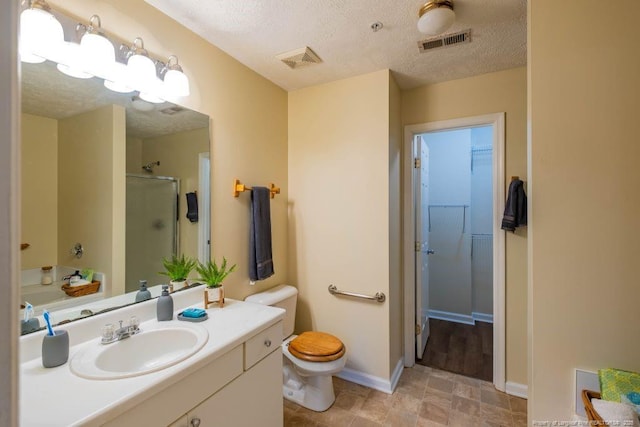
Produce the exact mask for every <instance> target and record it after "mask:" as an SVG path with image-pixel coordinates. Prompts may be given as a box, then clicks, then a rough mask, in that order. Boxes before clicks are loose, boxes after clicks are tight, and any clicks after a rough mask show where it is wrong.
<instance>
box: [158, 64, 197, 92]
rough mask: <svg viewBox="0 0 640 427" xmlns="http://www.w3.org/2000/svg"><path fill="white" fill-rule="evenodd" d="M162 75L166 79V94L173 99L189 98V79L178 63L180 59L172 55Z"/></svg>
mask: <svg viewBox="0 0 640 427" xmlns="http://www.w3.org/2000/svg"><path fill="white" fill-rule="evenodd" d="M160 75H161V76H163V78H164V90H165V93H166V94H167V95H169V96H172V97H179V96H189V93H190V91H189V79H188V78H187V76H186V75H185V74H184V71H182V67H181V66H180V64H179V63H178V57H177V56H175V55H171V56H170V57H169V60H168V61H167V65H165V66H164V68H163V69H162V71H161V72H160Z"/></svg>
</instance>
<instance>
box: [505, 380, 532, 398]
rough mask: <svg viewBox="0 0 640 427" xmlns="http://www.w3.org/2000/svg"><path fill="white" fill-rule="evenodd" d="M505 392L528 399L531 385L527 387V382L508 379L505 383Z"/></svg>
mask: <svg viewBox="0 0 640 427" xmlns="http://www.w3.org/2000/svg"><path fill="white" fill-rule="evenodd" d="M505 393H507V394H510V395H512V396H517V397H521V398H523V399H526V398H527V395H528V393H529V387H527V385H526V384H518V383H514V382H511V381H507V382H506V384H505Z"/></svg>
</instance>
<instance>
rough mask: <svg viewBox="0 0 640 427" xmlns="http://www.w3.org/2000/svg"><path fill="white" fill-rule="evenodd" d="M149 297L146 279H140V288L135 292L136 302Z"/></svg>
mask: <svg viewBox="0 0 640 427" xmlns="http://www.w3.org/2000/svg"><path fill="white" fill-rule="evenodd" d="M148 299H151V292H150V291H149V290H148V289H147V281H146V280H140V290H139V291H138V293H137V294H136V302H140V301H146V300H148Z"/></svg>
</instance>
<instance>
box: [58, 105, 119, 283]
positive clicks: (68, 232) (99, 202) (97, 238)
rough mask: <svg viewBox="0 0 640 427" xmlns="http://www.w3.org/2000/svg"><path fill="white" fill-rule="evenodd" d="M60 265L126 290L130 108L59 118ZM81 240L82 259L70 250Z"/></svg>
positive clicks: (116, 108) (103, 109)
mask: <svg viewBox="0 0 640 427" xmlns="http://www.w3.org/2000/svg"><path fill="white" fill-rule="evenodd" d="M58 130H59V133H58V147H59V150H58V156H59V157H58V160H59V164H58V182H59V191H58V219H59V221H58V236H59V237H58V264H61V265H68V266H74V267H78V268H86V267H89V268H93V269H94V270H96V271H101V272H104V273H106V274H107V280H108V283H109V285H110V286H107V287H106V288H105V291H107V293H109V292H112V293H113V294H118V293H121V292H123V291H124V266H125V265H124V251H123V250H122V248H124V233H125V227H124V226H125V221H124V212H125V210H124V209H125V197H124V196H125V132H126V131H125V111H124V108H123V107H120V106H117V105H113V106H107V107H102V108H100V109H98V110H95V111H90V112H88V113H84V114H79V115H77V116H74V117H70V118H67V119H63V120H60V121H59V122H58ZM78 242H79V243H82V245H83V247H84V254H83V256H82V258H81V259H77V258H75V257H73V256H72V255H70V253H69V250H70V249H71V248H72V247H73V246H74V245H75V244H76V243H78Z"/></svg>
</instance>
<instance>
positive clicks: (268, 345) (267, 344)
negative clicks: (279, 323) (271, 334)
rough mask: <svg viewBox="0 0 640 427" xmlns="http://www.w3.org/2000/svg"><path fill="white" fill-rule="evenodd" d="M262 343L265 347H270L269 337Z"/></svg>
mask: <svg viewBox="0 0 640 427" xmlns="http://www.w3.org/2000/svg"><path fill="white" fill-rule="evenodd" d="M264 345H265V346H266V347H271V340H270V339H269V338H267V339H266V340H264Z"/></svg>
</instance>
